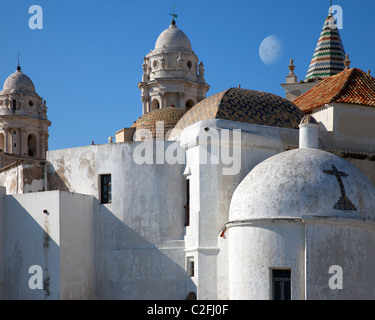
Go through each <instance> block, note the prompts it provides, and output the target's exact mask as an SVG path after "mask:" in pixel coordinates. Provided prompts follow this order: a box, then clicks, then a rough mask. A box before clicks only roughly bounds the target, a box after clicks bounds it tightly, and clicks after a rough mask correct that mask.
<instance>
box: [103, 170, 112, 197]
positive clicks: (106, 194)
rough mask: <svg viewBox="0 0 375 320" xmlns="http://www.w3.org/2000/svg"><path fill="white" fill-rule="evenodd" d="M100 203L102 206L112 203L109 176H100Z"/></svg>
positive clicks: (110, 179)
mask: <svg viewBox="0 0 375 320" xmlns="http://www.w3.org/2000/svg"><path fill="white" fill-rule="evenodd" d="M100 201H101V203H102V204H103V203H111V202H112V178H111V175H110V174H103V175H101V176H100Z"/></svg>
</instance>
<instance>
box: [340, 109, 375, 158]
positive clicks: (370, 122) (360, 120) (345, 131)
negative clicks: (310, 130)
mask: <svg viewBox="0 0 375 320" xmlns="http://www.w3.org/2000/svg"><path fill="white" fill-rule="evenodd" d="M334 115H335V116H334V136H335V139H336V140H341V141H344V142H346V143H348V144H349V145H355V144H362V145H368V146H371V148H370V151H372V152H373V151H374V147H375V139H374V136H375V127H374V122H375V114H374V110H373V108H371V107H365V106H359V105H350V104H337V103H336V104H334Z"/></svg>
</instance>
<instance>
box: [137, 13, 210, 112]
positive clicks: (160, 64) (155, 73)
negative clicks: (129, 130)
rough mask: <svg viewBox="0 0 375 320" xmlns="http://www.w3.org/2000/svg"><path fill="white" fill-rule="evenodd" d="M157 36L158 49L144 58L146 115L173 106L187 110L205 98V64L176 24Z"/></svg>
mask: <svg viewBox="0 0 375 320" xmlns="http://www.w3.org/2000/svg"><path fill="white" fill-rule="evenodd" d="M175 17H177V15H175V14H173V20H172V22H171V24H170V26H169V28H168V29H166V30H164V31H163V32H162V33H161V34H160V36H159V37H158V39H157V41H156V44H155V49H153V50H151V52H150V53H149V54H148V55H147V56H146V57H145V58H144V62H143V65H142V68H143V76H142V81H141V82H140V83H139V84H138V87H139V89H141V90H142V103H143V114H146V113H149V112H151V111H153V110H156V109H162V108H167V107H170V106H171V105H174V106H176V107H177V108H180V109H183V110H188V109H190V108H191V107H192V106H194V105H195V104H196V103H198V102H199V101H201V100H203V99H204V98H206V93H207V91H208V90H209V88H210V86H209V85H208V84H206V83H205V79H204V65H203V63H202V62H200V63H199V59H198V57H197V56H196V54H195V53H194V51H193V50H192V47H191V43H190V40H189V38H188V37H187V36H186V34H185V33H184V32H183V31H181V30H180V29H179V28H178V27H177V25H176V21H175V19H174V18H175Z"/></svg>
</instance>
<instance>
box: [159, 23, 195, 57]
mask: <svg viewBox="0 0 375 320" xmlns="http://www.w3.org/2000/svg"><path fill="white" fill-rule="evenodd" d="M158 49H160V50H164V49H167V50H168V49H173V50H180V51H192V49H191V43H190V40H189V38H188V37H187V36H186V34H185V33H184V32H182V31H181V30H180V29H178V28H177V26H176V25H174V24H171V25H170V26H169V28H168V29H166V30H164V31H163V32H162V33H161V34H160V36H159V38H158V39H157V40H156V44H155V50H158Z"/></svg>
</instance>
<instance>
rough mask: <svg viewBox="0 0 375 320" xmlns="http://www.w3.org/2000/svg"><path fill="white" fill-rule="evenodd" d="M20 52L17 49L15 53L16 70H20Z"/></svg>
mask: <svg viewBox="0 0 375 320" xmlns="http://www.w3.org/2000/svg"><path fill="white" fill-rule="evenodd" d="M20 56H21V55H20V52H19V51H18V53H17V56H16V57H17V59H18V64H17V70H21V66H20Z"/></svg>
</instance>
